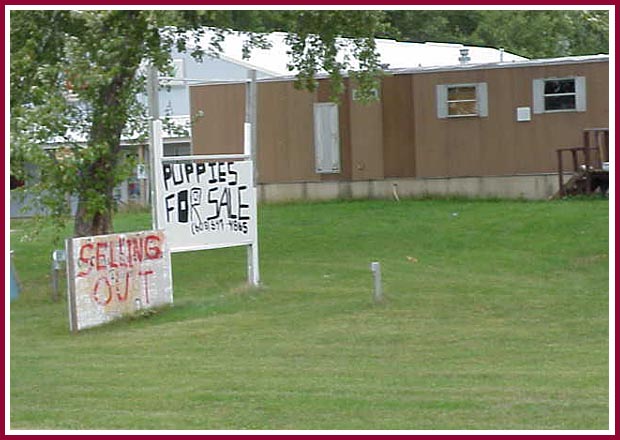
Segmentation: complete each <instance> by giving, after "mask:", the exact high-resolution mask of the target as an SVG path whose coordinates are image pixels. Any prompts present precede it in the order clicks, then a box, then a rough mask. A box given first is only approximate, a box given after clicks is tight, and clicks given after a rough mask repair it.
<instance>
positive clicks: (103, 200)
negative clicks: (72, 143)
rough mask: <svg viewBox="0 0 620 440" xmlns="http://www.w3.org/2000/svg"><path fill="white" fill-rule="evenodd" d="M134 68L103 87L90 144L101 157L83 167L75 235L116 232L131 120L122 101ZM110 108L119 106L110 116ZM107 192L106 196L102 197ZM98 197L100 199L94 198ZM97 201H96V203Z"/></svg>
mask: <svg viewBox="0 0 620 440" xmlns="http://www.w3.org/2000/svg"><path fill="white" fill-rule="evenodd" d="M134 72H135V70H134V71H129V73H128V72H127V71H125V72H124V73H123V74H121V75H118V76H116V77H114V78H113V79H112V81H111V82H110V83H109V84H108V85H107V86H106V87H104V88H103V89H102V90H101V93H100V97H101V101H100V102H101V105H100V107H99V108H98V109H95V110H94V113H93V124H92V128H91V132H90V139H89V142H88V146H87V148H92V149H93V150H94V151H96V152H97V158H96V159H95V160H94V161H93V162H92V163H90V164H88V165H87V166H85V168H84V169H83V170H82V173H81V174H82V182H83V185H82V188H80V189H79V193H78V207H77V212H76V214H75V224H74V232H73V233H74V236H75V237H85V236H92V235H104V234H111V233H112V232H114V229H113V224H112V216H113V213H114V210H115V208H116V206H115V204H116V201H115V200H114V187H115V185H116V183H117V181H118V176H117V174H118V169H117V168H118V167H117V166H118V164H119V162H120V161H121V160H122V159H121V155H122V149H121V145H120V144H121V133H122V131H123V127H124V125H125V122H126V120H127V118H126V115H125V114H123V113H124V111H126V110H125V109H126V106H123V105H122V103H121V100H122V98H121V97H122V96H123V94H126V93H127V91H126V90H124V88H125V87H127V84H128V82H129V81H130V79H131V77H132V76H133V74H134ZM110 109H116V111H117V113H114V117H110ZM102 196H103V197H102ZM93 199H96V200H93ZM93 201H94V203H93Z"/></svg>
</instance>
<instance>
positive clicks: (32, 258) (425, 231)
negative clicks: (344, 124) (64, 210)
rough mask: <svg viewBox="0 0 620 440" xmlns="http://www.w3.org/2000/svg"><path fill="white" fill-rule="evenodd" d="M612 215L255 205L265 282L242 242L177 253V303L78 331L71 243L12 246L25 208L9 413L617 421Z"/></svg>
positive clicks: (478, 207)
mask: <svg viewBox="0 0 620 440" xmlns="http://www.w3.org/2000/svg"><path fill="white" fill-rule="evenodd" d="M608 214H609V206H608V202H607V201H605V200H569V201H554V202H525V201H514V202H513V201H467V200H408V201H402V202H400V203H396V202H392V201H359V202H358V201H356V202H330V203H315V204H282V205H264V206H261V207H260V208H259V216H260V218H259V230H260V254H261V278H262V282H263V286H262V287H261V288H260V289H249V288H247V287H245V284H244V283H245V249H243V248H232V249H221V250H215V251H203V252H192V253H183V254H174V255H173V257H172V265H173V281H174V301H175V303H174V306H173V307H171V308H168V309H165V310H162V311H160V312H158V313H156V314H155V315H153V316H150V317H148V318H141V319H128V320H123V321H118V322H115V323H112V324H109V325H106V326H102V327H98V328H95V329H91V330H87V331H84V332H81V333H80V334H78V335H72V334H70V333H69V327H68V317H67V304H66V299H65V296H66V295H65V294H64V293H63V299H62V300H61V301H60V302H57V303H55V302H53V301H52V300H51V284H50V264H51V262H50V255H51V250H52V249H54V248H55V247H56V248H59V247H61V246H60V245H56V246H54V245H52V244H51V243H50V237H51V231H44V232H43V233H42V235H41V236H40V237H39V238H38V239H37V240H36V241H32V242H22V241H20V237H21V236H23V235H24V234H25V233H27V232H28V231H29V229H30V227H31V225H30V223H29V222H28V221H14V222H12V223H11V229H13V230H15V231H14V232H12V233H11V248H12V249H13V250H14V251H15V255H14V263H15V266H16V268H17V271H18V275H19V277H20V281H21V283H22V292H21V295H20V297H19V298H18V299H17V300H16V301H15V302H13V303H11V306H10V326H11V327H10V426H11V428H12V429H149V430H150V429H157V430H165V429H175V430H182V429H199V430H208V429H277V430H280V429H293V430H297V429H299V430H302V429H303V430H305V429H326V430H331V429H347V430H357V429H363V430H375V429H399V430H437V429H441V430H465V429H468V430H469V429H493V430H503V429H507V430H508V429H510V430H512V429H519V430H526V429H527V430H529V429H536V430H549V429H551V430H577V429H595V430H605V429H608V428H609V426H608V423H609V357H608V349H609V339H608V336H609V331H608V318H609V257H608V251H609V227H608ZM149 228H150V216H149V214H141V213H137V214H124V215H119V216H118V217H117V219H116V229H117V231H119V232H121V231H132V230H141V229H149ZM371 261H380V262H381V265H382V272H383V287H384V293H385V295H386V301H385V302H384V303H383V304H379V305H375V304H373V302H372V275H371V272H370V269H369V265H370V262H371Z"/></svg>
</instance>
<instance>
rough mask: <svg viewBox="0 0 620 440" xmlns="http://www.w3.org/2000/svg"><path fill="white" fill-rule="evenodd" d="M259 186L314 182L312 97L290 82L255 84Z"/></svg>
mask: <svg viewBox="0 0 620 440" xmlns="http://www.w3.org/2000/svg"><path fill="white" fill-rule="evenodd" d="M257 99H258V109H257V113H258V116H257V117H258V133H257V134H258V163H259V176H258V179H259V182H261V183H273V182H299V181H316V180H318V176H317V175H316V173H315V172H314V134H313V124H312V119H313V102H314V95H313V94H312V93H309V92H307V91H301V90H296V89H295V88H294V87H293V83H292V82H266V83H259V84H258V98H257Z"/></svg>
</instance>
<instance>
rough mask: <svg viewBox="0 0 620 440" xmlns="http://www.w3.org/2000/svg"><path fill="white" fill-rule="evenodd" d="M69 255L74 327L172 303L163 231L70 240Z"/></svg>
mask: <svg viewBox="0 0 620 440" xmlns="http://www.w3.org/2000/svg"><path fill="white" fill-rule="evenodd" d="M67 257H68V258H67V275H68V280H69V325H70V327H71V330H72V331H77V330H82V329H84V328H88V327H93V326H96V325H99V324H103V323H105V322H108V321H111V320H113V319H116V318H119V317H122V316H125V315H129V314H132V313H135V312H136V311H139V310H141V309H145V308H152V307H157V306H162V305H165V304H169V303H172V277H171V274H170V252H169V250H168V244H167V242H166V236H165V234H164V232H163V231H144V232H136V233H127V234H111V235H100V236H94V237H82V238H74V239H69V240H67Z"/></svg>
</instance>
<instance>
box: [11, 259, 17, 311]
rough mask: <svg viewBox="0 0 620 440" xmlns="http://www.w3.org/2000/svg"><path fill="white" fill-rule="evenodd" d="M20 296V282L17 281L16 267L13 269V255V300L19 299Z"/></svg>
mask: <svg viewBox="0 0 620 440" xmlns="http://www.w3.org/2000/svg"><path fill="white" fill-rule="evenodd" d="M11 253H12V252H11ZM18 296H19V283H18V282H17V274H16V273H15V269H13V258H12V255H11V301H13V300H15V299H17V297H18Z"/></svg>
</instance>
